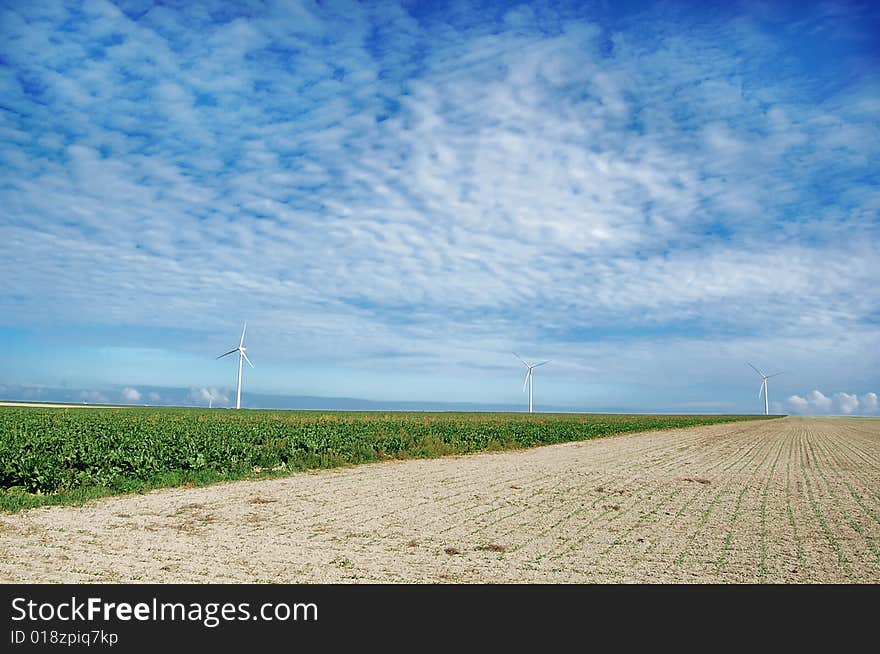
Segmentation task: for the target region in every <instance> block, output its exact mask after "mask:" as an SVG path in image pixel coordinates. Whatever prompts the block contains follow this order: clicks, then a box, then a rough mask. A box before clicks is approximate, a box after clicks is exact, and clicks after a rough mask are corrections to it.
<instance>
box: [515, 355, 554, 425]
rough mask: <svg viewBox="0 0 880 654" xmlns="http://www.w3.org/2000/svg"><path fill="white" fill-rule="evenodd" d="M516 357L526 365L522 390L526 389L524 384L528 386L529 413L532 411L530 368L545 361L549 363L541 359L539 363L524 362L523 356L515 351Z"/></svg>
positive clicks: (541, 364)
mask: <svg viewBox="0 0 880 654" xmlns="http://www.w3.org/2000/svg"><path fill="white" fill-rule="evenodd" d="M513 356H515V357H516V358H517V359H519V360H520V361H522V364H523V365H524V366H525V367H526V378H525V381H523V390H526V384H528V386H529V413H534V412H533V410H532V370H534V369H535V368H537V367H538V366H543V365H544V364H545V363H550V362H549V361H542V362H541V363H532V364H529V363H526V362H525V361H523V358H522V357H521V356H520V355H518V354H517V353H516V352H514V353H513Z"/></svg>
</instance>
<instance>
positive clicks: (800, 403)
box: [786, 395, 810, 413]
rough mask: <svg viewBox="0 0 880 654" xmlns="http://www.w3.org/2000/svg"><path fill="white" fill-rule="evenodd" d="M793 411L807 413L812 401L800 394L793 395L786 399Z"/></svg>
mask: <svg viewBox="0 0 880 654" xmlns="http://www.w3.org/2000/svg"><path fill="white" fill-rule="evenodd" d="M786 403H787V404H788V407H789V409H790V410H791V411H792V413H806V412H807V409H808V408H809V406H810V403H809V402H808V401H807V400H805V399H804V398H802V397H801V396H799V395H792V396H791V397H789V398H788V399H787V400H786Z"/></svg>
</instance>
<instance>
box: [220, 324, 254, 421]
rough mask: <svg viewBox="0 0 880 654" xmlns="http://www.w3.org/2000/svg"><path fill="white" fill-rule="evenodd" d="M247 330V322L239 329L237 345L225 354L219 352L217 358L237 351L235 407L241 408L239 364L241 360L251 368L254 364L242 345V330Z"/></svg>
mask: <svg viewBox="0 0 880 654" xmlns="http://www.w3.org/2000/svg"><path fill="white" fill-rule="evenodd" d="M245 330H247V323H245V324H244V327H243V328H242V330H241V340H240V341H239V342H238V347H236V348H233V349H231V350H229V352H227V353H226V354H221V355H220V356H219V357H217V358H218V359H222V358H223V357H226V356H229V355H230V354H233V353H234V352H238V394H237V396H236V399H235V408H236V409H240V408H241V364H242V362H243V361H247V362H248V365H249V366H250V367H251V368H253V367H254V364H252V363H251V360H250V359H248V357H247V354H245V353H244V352H245V350H247V348H246V347H245V346H244V332H245Z"/></svg>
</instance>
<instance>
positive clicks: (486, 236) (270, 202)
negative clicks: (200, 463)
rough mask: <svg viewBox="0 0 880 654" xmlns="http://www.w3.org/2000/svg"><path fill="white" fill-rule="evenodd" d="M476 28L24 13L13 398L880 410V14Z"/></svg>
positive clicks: (12, 134)
mask: <svg viewBox="0 0 880 654" xmlns="http://www.w3.org/2000/svg"><path fill="white" fill-rule="evenodd" d="M442 4H443V7H442V9H441V8H440V5H441V3H417V2H365V3H348V2H329V1H328V2H297V1H295V0H290V1H284V2H281V1H279V2H273V1H262V2H234V3H233V2H226V1H218V2H216V3H214V2H202V1H199V0H196V1H194V2H185V3H177V2H173V3H157V4H153V3H150V2H146V1H141V0H118V1H117V2H107V1H104V0H95V1H87V2H65V3H59V2H54V1H51V2H37V1H30V0H29V1H27V2H24V1H20V2H19V1H16V0H0V8H2V10H0V106H2V112H0V170H2V177H0V280H2V284H0V337H2V339H3V342H4V355H3V357H2V358H0V384H2V385H3V387H4V388H6V389H7V390H8V389H11V388H20V387H22V386H45V387H63V388H67V389H80V390H81V391H82V392H83V393H96V394H102V396H103V397H105V398H108V399H110V400H112V401H120V402H124V401H128V402H141V403H143V402H146V401H149V400H150V399H152V398H151V397H148V395H147V393H146V392H144V391H142V390H140V389H141V388H143V387H146V386H150V387H156V386H168V387H180V388H191V389H196V390H194V391H193V392H192V393H191V395H192V396H193V397H194V402H196V403H198V402H201V401H203V403H205V404H207V402H208V400H209V397H216V398H218V400H220V398H223V399H222V400H220V401H228V397H229V396H230V393H229V392H228V388H229V387H230V386H233V385H234V376H235V372H236V371H235V362H234V361H232V357H229V358H227V359H224V360H222V361H216V360H215V359H214V357H215V356H216V355H218V354H221V353H222V352H225V351H226V350H228V349H230V348H231V347H234V346H235V345H236V344H237V342H238V337H239V334H240V332H241V327H242V322H243V321H244V320H247V321H248V338H247V345H248V346H249V350H248V352H249V355H250V356H251V359H252V360H253V362H254V364H255V366H256V368H254V369H253V370H250V369H247V371H246V373H245V376H246V379H245V391H246V392H247V390H251V391H253V392H255V393H256V392H261V393H275V394H286V395H316V396H347V397H359V398H366V399H377V400H382V399H393V400H401V401H407V400H419V401H421V400H437V401H445V402H475V403H480V402H486V403H490V402H491V403H511V404H514V403H516V404H521V403H523V402H524V396H523V393H522V373H523V370H522V366H521V364H520V363H518V362H517V360H516V359H515V358H514V357H513V355H512V354H511V352H512V351H516V352H518V353H520V354H521V355H522V356H523V357H525V358H529V359H535V360H538V359H541V360H543V359H551V360H552V363H551V364H549V365H547V366H544V367H543V368H541V369H540V370H539V371H537V372H536V376H535V380H536V387H535V398H536V405H537V407H538V408H539V409H540V408H541V405H542V404H543V405H545V406H566V407H576V408H580V409H582V410H602V409H609V408H613V409H628V410H665V411H707V412H708V411H712V412H715V411H723V412H734V411H735V412H752V411H758V410H762V409H763V401H762V400H758V399H757V392H758V387H759V384H760V378H759V377H758V376H757V375H756V374H755V372H754V371H752V370H751V369H750V368H749V367H748V366H747V365H746V362H747V361H751V362H752V363H754V364H755V365H756V366H758V367H759V368H762V369H764V370H766V371H767V372H776V371H777V370H783V371H785V374H783V375H781V376H779V377H775V378H773V379H772V380H771V382H770V392H771V400H773V401H774V403H775V404H774V406H773V408H774V409H775V410H777V411H785V412H802V413H850V414H860V413H862V414H872V413H874V414H876V413H877V411H878V410H877V396H876V394H875V393H876V392H877V391H878V390H880V330H878V326H880V292H878V284H877V279H878V271H880V215H878V210H880V156H878V155H880V74H878V70H880V45H878V44H880V40H878V39H877V36H876V35H877V34H878V33H880V11H878V9H876V8H873V7H872V6H871V3H869V2H864V3H862V4H858V3H842V2H823V3H816V2H792V3H776V2H772V3H766V2H756V3H721V4H720V5H719V6H711V5H710V4H709V3H691V4H690V5H689V4H687V3H683V2H658V3H639V2H624V3H618V2H593V3H590V2H585V3H546V2H531V3H527V4H522V5H515V4H513V3H476V2H466V3H455V2H452V3H448V4H446V3H442ZM539 373H540V374H539ZM202 391H204V392H202ZM153 394H155V393H153ZM96 397H97V396H96ZM245 404H247V402H246V400H245Z"/></svg>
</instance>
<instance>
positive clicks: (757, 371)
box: [746, 361, 764, 377]
mask: <svg viewBox="0 0 880 654" xmlns="http://www.w3.org/2000/svg"><path fill="white" fill-rule="evenodd" d="M746 363H749V362H748V361H746ZM749 366H751V368H752V370H754V371H755V372H756V373H758V374H759V375H761V377H763V376H764V373H763V372H761V371H760V370H758V369H757V368H755V366H752V364H751V363H749Z"/></svg>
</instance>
